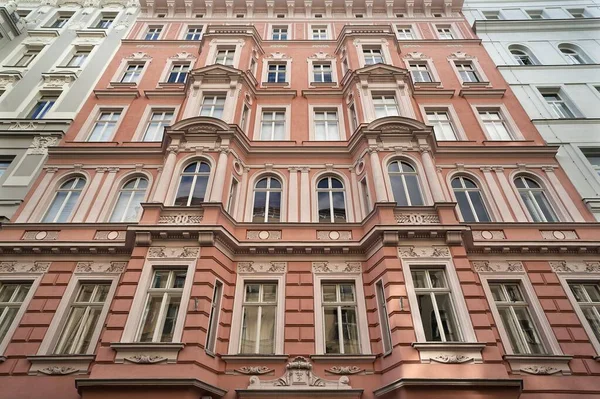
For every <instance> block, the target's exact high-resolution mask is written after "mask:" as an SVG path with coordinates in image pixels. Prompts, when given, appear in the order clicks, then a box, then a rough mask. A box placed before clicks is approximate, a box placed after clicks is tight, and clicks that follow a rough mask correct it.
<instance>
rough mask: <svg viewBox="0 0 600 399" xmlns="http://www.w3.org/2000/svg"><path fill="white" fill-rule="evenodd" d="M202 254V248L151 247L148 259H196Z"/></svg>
mask: <svg viewBox="0 0 600 399" xmlns="http://www.w3.org/2000/svg"><path fill="white" fill-rule="evenodd" d="M199 253H200V247H150V248H149V249H148V258H149V259H150V258H154V259H167V258H173V259H181V258H186V259H196V258H197V257H198V254H199Z"/></svg>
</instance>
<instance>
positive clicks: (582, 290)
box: [0, 281, 600, 341]
mask: <svg viewBox="0 0 600 399" xmlns="http://www.w3.org/2000/svg"><path fill="white" fill-rule="evenodd" d="M569 288H571V292H573V296H574V297H575V300H576V301H577V306H579V309H580V310H581V313H582V314H583V316H584V317H585V321H587V323H588V325H589V327H590V329H591V330H592V332H593V333H594V336H595V337H596V340H598V341H600V284H598V282H590V281H588V282H570V283H569ZM1 339H2V335H1V333H0V340H1Z"/></svg>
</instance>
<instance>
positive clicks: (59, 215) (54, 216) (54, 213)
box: [42, 177, 85, 223]
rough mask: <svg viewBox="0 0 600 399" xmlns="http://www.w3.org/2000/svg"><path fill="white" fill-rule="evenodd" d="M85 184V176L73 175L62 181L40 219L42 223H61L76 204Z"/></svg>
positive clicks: (69, 214) (66, 218) (67, 217)
mask: <svg viewBox="0 0 600 399" xmlns="http://www.w3.org/2000/svg"><path fill="white" fill-rule="evenodd" d="M84 186H85V178H83V177H75V178H73V179H69V180H67V181H66V182H64V183H63V184H62V185H61V186H60V188H59V189H58V190H56V194H55V195H54V199H53V200H52V204H51V205H50V208H48V211H47V212H46V216H44V219H43V220H42V222H43V223H63V222H66V221H67V220H68V219H69V216H71V213H72V212H73V210H74V209H75V205H77V201H78V200H79V196H80V195H81V191H82V190H83V187H84Z"/></svg>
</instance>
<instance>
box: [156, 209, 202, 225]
mask: <svg viewBox="0 0 600 399" xmlns="http://www.w3.org/2000/svg"><path fill="white" fill-rule="evenodd" d="M202 217H203V216H202V215H198V214H191V213H183V212H179V213H175V214H171V215H161V216H160V217H159V218H158V224H198V223H200V222H202Z"/></svg>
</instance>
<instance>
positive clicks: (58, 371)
mask: <svg viewBox="0 0 600 399" xmlns="http://www.w3.org/2000/svg"><path fill="white" fill-rule="evenodd" d="M77 371H78V370H77V369H74V368H72V367H60V366H50V367H46V368H43V369H41V370H40V373H43V374H46V375H68V374H73V373H76V372H77Z"/></svg>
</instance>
